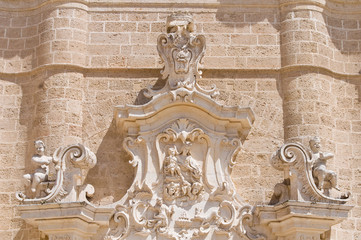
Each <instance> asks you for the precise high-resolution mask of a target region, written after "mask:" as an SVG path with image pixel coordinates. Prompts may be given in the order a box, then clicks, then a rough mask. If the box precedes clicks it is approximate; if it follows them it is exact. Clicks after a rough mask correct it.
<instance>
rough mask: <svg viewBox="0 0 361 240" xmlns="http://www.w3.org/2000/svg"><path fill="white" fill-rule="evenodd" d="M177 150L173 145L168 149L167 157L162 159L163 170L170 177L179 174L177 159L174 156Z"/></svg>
mask: <svg viewBox="0 0 361 240" xmlns="http://www.w3.org/2000/svg"><path fill="white" fill-rule="evenodd" d="M176 154H177V150H176V149H175V148H173V147H170V148H169V149H168V157H166V158H165V161H164V172H165V174H167V175H170V176H172V177H174V176H180V175H181V170H180V168H179V166H178V159H177V157H176Z"/></svg>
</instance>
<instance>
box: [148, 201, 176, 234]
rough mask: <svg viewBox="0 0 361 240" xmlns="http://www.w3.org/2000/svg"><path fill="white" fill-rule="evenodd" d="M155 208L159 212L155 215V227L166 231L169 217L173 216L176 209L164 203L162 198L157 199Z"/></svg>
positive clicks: (160, 231) (159, 230)
mask: <svg viewBox="0 0 361 240" xmlns="http://www.w3.org/2000/svg"><path fill="white" fill-rule="evenodd" d="M155 209H157V211H158V213H157V214H156V215H154V220H152V221H154V227H153V228H154V229H155V230H156V231H157V232H159V233H164V232H165V231H166V230H167V227H168V225H169V218H171V217H172V215H173V213H174V209H173V208H172V207H170V208H169V207H168V206H167V205H165V204H163V201H162V199H157V202H156V205H155Z"/></svg>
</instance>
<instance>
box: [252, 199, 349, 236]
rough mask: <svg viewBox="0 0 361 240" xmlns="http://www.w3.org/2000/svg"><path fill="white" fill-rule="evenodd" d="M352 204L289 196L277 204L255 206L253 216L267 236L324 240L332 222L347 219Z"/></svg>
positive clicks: (333, 223)
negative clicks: (286, 199)
mask: <svg viewBox="0 0 361 240" xmlns="http://www.w3.org/2000/svg"><path fill="white" fill-rule="evenodd" d="M352 207H353V206H348V205H339V204H329V203H311V202H300V201H292V200H289V201H287V202H285V203H282V204H279V205H277V206H256V207H255V209H254V219H255V221H256V223H255V225H257V226H258V227H257V229H259V231H260V232H264V234H265V235H267V240H285V239H286V240H288V239H290V240H291V239H292V240H301V239H312V240H325V239H329V238H327V237H326V236H327V232H328V231H330V230H331V226H333V225H335V224H337V223H340V222H341V221H343V220H345V219H346V218H347V217H348V213H349V211H350V210H351V209H352Z"/></svg>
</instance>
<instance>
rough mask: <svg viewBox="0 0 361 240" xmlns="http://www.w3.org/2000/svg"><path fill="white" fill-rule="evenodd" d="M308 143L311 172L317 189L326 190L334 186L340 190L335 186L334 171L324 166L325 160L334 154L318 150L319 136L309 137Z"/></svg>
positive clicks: (319, 146)
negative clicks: (310, 153) (310, 155)
mask: <svg viewBox="0 0 361 240" xmlns="http://www.w3.org/2000/svg"><path fill="white" fill-rule="evenodd" d="M309 144H310V148H311V151H312V159H311V160H312V162H313V167H312V174H313V177H314V178H315V180H316V184H317V187H318V189H320V190H324V191H325V190H326V191H328V190H329V189H331V188H335V189H336V190H338V191H340V189H339V188H338V186H337V175H336V173H335V172H334V171H331V170H329V169H327V168H326V161H327V160H329V159H332V158H333V157H334V155H333V154H332V153H327V152H321V151H320V149H321V141H320V138H319V137H314V138H313V139H311V140H310V142H309ZM326 185H328V186H326Z"/></svg>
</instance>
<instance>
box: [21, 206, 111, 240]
mask: <svg viewBox="0 0 361 240" xmlns="http://www.w3.org/2000/svg"><path fill="white" fill-rule="evenodd" d="M18 210H19V212H20V216H21V218H23V219H24V220H25V221H27V222H28V223H29V224H31V225H33V226H36V227H38V228H39V230H40V231H41V232H43V233H44V234H46V235H48V237H49V239H52V240H55V239H69V240H86V239H89V238H91V237H93V236H95V235H96V233H97V230H98V229H99V227H101V226H106V225H108V222H109V217H110V215H111V214H112V212H113V211H114V210H113V209H106V208H96V207H94V206H92V205H90V204H88V203H85V202H72V203H47V204H43V205H39V204H32V205H31V204H30V205H20V206H18Z"/></svg>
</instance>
